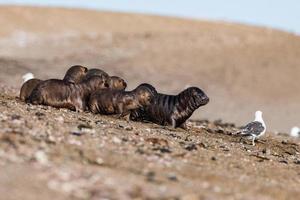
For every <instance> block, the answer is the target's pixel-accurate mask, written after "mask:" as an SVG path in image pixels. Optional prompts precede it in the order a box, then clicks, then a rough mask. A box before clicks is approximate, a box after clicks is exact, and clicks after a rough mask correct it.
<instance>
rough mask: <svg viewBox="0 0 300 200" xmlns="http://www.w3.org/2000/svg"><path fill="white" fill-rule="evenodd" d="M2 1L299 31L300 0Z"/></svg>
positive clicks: (5, 1) (3, 0)
mask: <svg viewBox="0 0 300 200" xmlns="http://www.w3.org/2000/svg"><path fill="white" fill-rule="evenodd" d="M0 4H18V5H20V4H23V5H40V6H59V7H79V8H89V9H98V10H105V11H121V12H138V13H146V14H155V15H166V16H177V17H185V18H196V19H207V20H221V21H228V22H237V23H246V24H250V25H258V26H267V27H270V28H275V29H282V30H285V31H289V32H293V33H296V34H299V35H300V20H299V19H300V0H226V1H225V0H94V1H87V0H22V1H21V0H0Z"/></svg>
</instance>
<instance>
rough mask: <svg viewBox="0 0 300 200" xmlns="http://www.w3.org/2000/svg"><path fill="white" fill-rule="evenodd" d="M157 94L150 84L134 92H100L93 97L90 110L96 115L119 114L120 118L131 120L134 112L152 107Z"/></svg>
mask: <svg viewBox="0 0 300 200" xmlns="http://www.w3.org/2000/svg"><path fill="white" fill-rule="evenodd" d="M156 93H157V92H156V90H155V89H154V87H153V86H151V85H149V84H141V85H139V86H138V87H137V88H136V89H134V90H132V91H122V90H112V89H105V90H99V91H97V92H95V93H93V94H92V95H91V97H90V100H89V108H90V110H91V111H92V112H93V113H95V114H96V113H100V114H105V115H111V114H119V117H124V116H127V117H128V118H127V119H129V115H130V113H131V111H132V110H135V109H138V108H141V107H144V106H147V105H150V104H151V103H152V100H153V99H154V96H155V95H156Z"/></svg>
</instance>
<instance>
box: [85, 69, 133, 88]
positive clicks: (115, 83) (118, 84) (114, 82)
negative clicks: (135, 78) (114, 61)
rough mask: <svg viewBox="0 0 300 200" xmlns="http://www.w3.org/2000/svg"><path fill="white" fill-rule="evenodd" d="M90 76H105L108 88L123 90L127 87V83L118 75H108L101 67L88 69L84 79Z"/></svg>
mask: <svg viewBox="0 0 300 200" xmlns="http://www.w3.org/2000/svg"><path fill="white" fill-rule="evenodd" d="M92 76H104V77H106V78H107V79H108V80H109V81H108V82H109V88H111V89H115V90H125V88H126V87H127V83H126V82H125V81H124V79H122V78H120V77H118V76H109V75H108V74H107V73H106V72H104V71H103V70H101V69H96V68H93V69H89V70H88V72H87V74H86V76H85V79H88V78H90V77H92Z"/></svg>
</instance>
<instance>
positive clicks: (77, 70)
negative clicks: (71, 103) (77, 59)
mask: <svg viewBox="0 0 300 200" xmlns="http://www.w3.org/2000/svg"><path fill="white" fill-rule="evenodd" d="M87 71H88V69H87V68H86V67H83V66H81V65H74V66H72V67H70V68H69V69H68V71H67V72H66V74H65V77H64V79H63V80H64V81H67V82H70V83H79V82H81V81H82V80H83V78H84V77H85V75H86V73H87ZM23 79H24V83H23V85H22V87H21V90H20V99H21V100H22V101H26V100H27V99H28V98H29V96H30V94H31V92H32V91H33V89H34V88H35V87H36V86H37V85H38V84H39V83H41V82H42V81H43V80H40V79H37V78H34V77H33V74H31V73H27V74H25V75H24V76H23Z"/></svg>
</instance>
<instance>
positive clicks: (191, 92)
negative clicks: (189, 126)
mask: <svg viewBox="0 0 300 200" xmlns="http://www.w3.org/2000/svg"><path fill="white" fill-rule="evenodd" d="M184 93H185V94H186V93H187V94H186V95H188V96H189V97H191V101H192V103H193V104H194V105H195V106H196V107H197V108H198V107H200V106H204V105H206V104H207V103H208V102H209V98H208V96H207V95H206V94H205V93H204V92H203V91H202V90H201V89H200V88H197V87H189V88H187V89H186V90H184Z"/></svg>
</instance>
